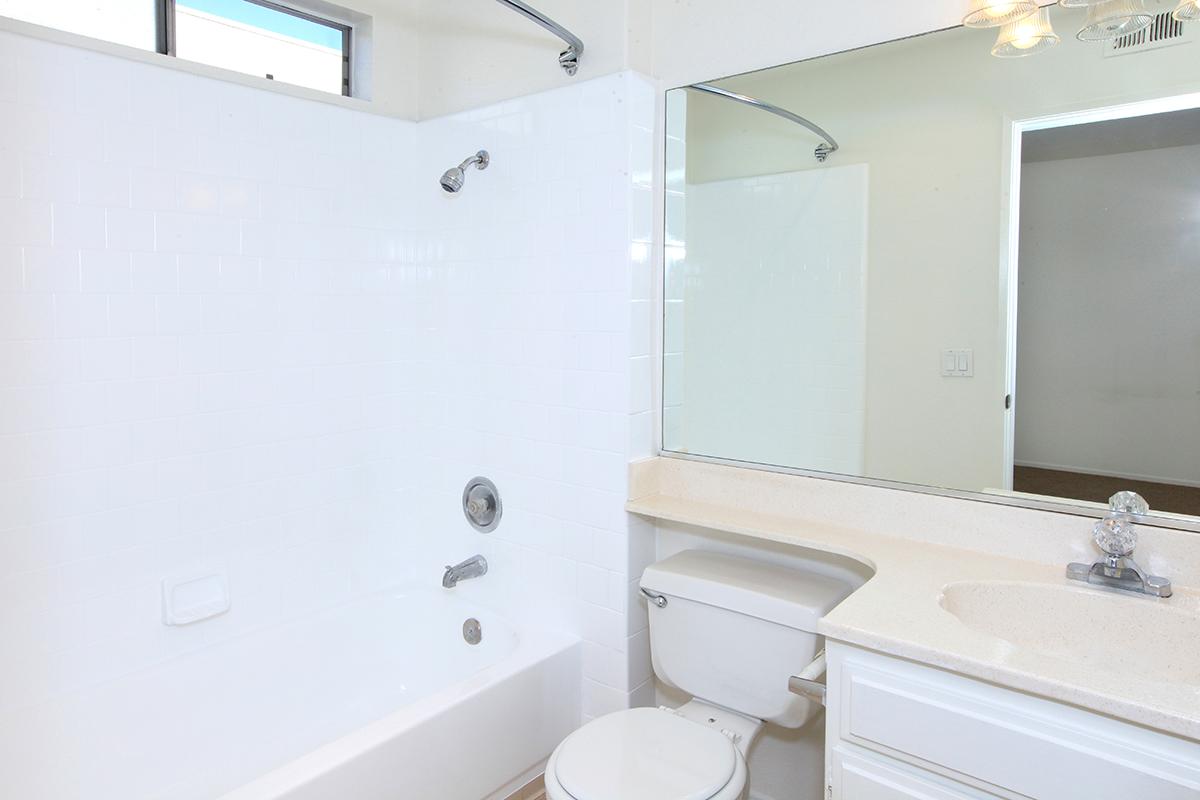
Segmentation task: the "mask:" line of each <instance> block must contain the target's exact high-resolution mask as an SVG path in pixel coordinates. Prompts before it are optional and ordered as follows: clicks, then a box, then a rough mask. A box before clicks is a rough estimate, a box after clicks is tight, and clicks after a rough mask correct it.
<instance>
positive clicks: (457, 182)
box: [442, 150, 491, 194]
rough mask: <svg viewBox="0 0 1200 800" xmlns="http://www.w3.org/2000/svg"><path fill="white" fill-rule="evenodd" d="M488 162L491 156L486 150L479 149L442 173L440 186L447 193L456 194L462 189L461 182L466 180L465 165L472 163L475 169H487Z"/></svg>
mask: <svg viewBox="0 0 1200 800" xmlns="http://www.w3.org/2000/svg"><path fill="white" fill-rule="evenodd" d="M490 163H491V157H490V156H489V155H488V151H487V150H480V151H479V152H478V153H476V154H475V155H473V156H471V157H470V158H468V159H467V160H466V161H464V162H462V163H461V164H459V165H458V166H457V167H451V168H450V169H448V170H446V171H445V172H444V173H442V188H443V189H445V190H446V191H447V192H448V193H449V194H457V193H458V192H459V191H461V190H462V188H463V184H464V183H466V182H467V172H466V170H467V167H469V166H471V165H472V164H474V165H475V167H476V169H487V168H488V164H490Z"/></svg>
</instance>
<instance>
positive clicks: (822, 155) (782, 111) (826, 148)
mask: <svg viewBox="0 0 1200 800" xmlns="http://www.w3.org/2000/svg"><path fill="white" fill-rule="evenodd" d="M687 88H688V89H695V90H696V91H698V92H707V93H708V94H715V95H718V96H719V97H726V98H728V99H730V100H733V101H735V102H738V103H742V104H743V105H747V106H750V107H752V108H758V109H761V110H763V111H766V112H768V113H771V114H774V115H775V116H777V117H783V118H784V119H786V120H788V121H789V122H794V123H796V124H797V125H801V126H803V127H805V128H807V129H808V130H810V131H812V132H813V133H815V134H816V135H817V136H820V137H821V138H822V139H824V140H825V142H824V144H820V145H818V146H817V149H816V151H815V152H814V155H815V156H816V157H817V161H820V162H821V163H825V159H827V158H829V154H830V153H835V152H837V150H838V143H837V141H836V140H835V139H834V138H833V137H832V136H830V135H829V134H828V133H827V132H826V131H825V129H824V128H822V127H821V126H820V125H817V124H816V123H815V122H809V121H808V120H806V119H805V118H804V117H802V116H800V115H799V114H793V113H792V112H791V111H788V110H787V109H786V108H780V107H779V106H775V105H771V104H770V103H767V102H765V101H763V100H758V99H756V98H754V97H749V96H747V95H744V94H738V93H737V92H731V91H729V90H728V89H722V88H720V87H719V86H713V85H712V84H711V83H693V84H692V85H691V86H688V87H687Z"/></svg>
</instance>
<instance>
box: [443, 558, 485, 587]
mask: <svg viewBox="0 0 1200 800" xmlns="http://www.w3.org/2000/svg"><path fill="white" fill-rule="evenodd" d="M487 571H488V563H487V559H486V558H484V557H483V556H471V557H470V558H468V559H467V560H466V561H463V562H462V563H460V564H455V565H454V566H452V567H451V566H447V567H446V572H445V574H444V575H442V588H443V589H453V588H454V587H455V586H458V582H459V581H465V580H469V579H471V578H478V577H480V576H483V575H486V574H487Z"/></svg>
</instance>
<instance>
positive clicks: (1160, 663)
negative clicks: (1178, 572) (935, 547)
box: [941, 581, 1200, 689]
mask: <svg viewBox="0 0 1200 800" xmlns="http://www.w3.org/2000/svg"><path fill="white" fill-rule="evenodd" d="M941 605H942V608H944V609H945V610H946V611H948V612H950V613H951V614H953V615H954V616H955V617H957V618H958V619H959V621H960V622H962V624H963V625H965V626H967V627H968V628H971V629H972V630H974V631H977V632H979V633H982V634H985V635H987V636H992V637H994V638H996V639H1000V640H1003V641H1004V642H1007V643H1008V644H1010V645H1012V646H1013V647H1014V648H1015V649H1017V650H1019V651H1022V652H1023V653H1028V654H1037V655H1041V656H1048V657H1050V658H1055V659H1059V660H1063V661H1068V662H1071V663H1073V664H1077V665H1081V666H1086V667H1088V668H1095V669H1100V670H1104V671H1105V672H1112V673H1116V674H1119V675H1121V676H1124V677H1130V678H1135V679H1140V680H1147V681H1155V682H1170V683H1175V684H1189V685H1195V686H1196V687H1197V688H1198V689H1200V608H1198V606H1197V603H1196V598H1194V597H1190V596H1177V597H1175V598H1172V599H1170V600H1155V599H1150V598H1143V597H1137V596H1129V595H1122V594H1117V593H1114V592H1109V591H1105V590H1102V589H1090V588H1084V587H1074V586H1058V585H1055V584H1049V583H1019V582H1009V581H968V582H962V583H952V584H949V585H948V586H946V587H945V588H944V589H943V590H942V596H941Z"/></svg>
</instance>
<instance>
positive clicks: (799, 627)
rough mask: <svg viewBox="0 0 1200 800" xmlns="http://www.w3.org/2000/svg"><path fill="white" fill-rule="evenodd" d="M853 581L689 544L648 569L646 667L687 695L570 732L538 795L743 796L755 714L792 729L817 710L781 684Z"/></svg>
mask: <svg viewBox="0 0 1200 800" xmlns="http://www.w3.org/2000/svg"><path fill="white" fill-rule="evenodd" d="M853 588H854V587H853V586H852V585H850V584H849V583H847V582H846V581H844V580H839V579H836V578H831V577H829V576H826V575H820V574H815V573H809V572H805V571H803V570H797V569H789V568H785V567H780V566H777V565H774V564H766V563H761V562H757V561H751V560H749V559H744V558H737V557H733V556H728V555H723V554H717V553H710V552H706V551H697V550H687V551H684V552H681V553H677V554H675V555H673V556H671V557H670V558H667V559H665V560H663V561H660V562H658V563H656V564H653V565H651V566H650V567H648V568H647V569H646V571H645V572H644V573H643V575H642V581H641V589H642V592H643V594H645V595H646V596H647V597H648V598H650V599H651V600H652V602H651V603H650V605H649V609H650V653H651V659H652V662H653V666H654V673H655V675H656V676H657V677H658V679H659V680H660V681H662V682H663V683H665V684H667V685H668V686H671V687H674V688H677V689H680V690H683V691H685V692H688V693H689V694H691V695H692V696H693V697H694V698H695V699H693V700H691V701H690V702H688V703H687V704H685V705H683V706H682V707H680V708H678V709H668V708H634V709H629V710H627V711H617V712H614V713H612V714H607V715H605V716H603V717H599V718H597V719H595V720H593V721H591V722H589V723H588V724H586V725H584V726H583V727H581V728H580V729H579V730H577V731H575V732H574V733H572V734H571V735H570V736H568V737H567V738H565V739H564V740H563V741H562V742H561V743H560V744H559V745H558V747H557V748H555V750H554V752H553V753H552V754H551V756H550V759H549V761H548V762H547V764H546V774H545V783H546V796H547V798H548V800H745V798H746V797H747V796H748V794H749V782H750V781H749V769H748V767H747V758H748V754H749V752H750V748H751V746H752V745H753V744H754V741H755V739H756V738H757V736H758V734H759V732H760V731H761V730H762V727H763V725H764V723H765V722H771V723H773V724H776V725H780V726H782V727H785V728H800V727H803V726H804V725H805V724H807V722H808V721H809V720H810V719H812V718H813V717H814V716H815V715H816V714H817V713H818V711H819V710H820V709H819V707H817V706H816V705H814V704H813V703H812V702H811V701H809V700H807V699H805V698H803V697H800V696H798V695H795V694H792V693H791V692H789V691H788V688H787V686H788V677H789V676H790V675H792V674H794V673H796V672H799V671H800V670H801V669H803V668H804V667H805V666H806V665H807V664H808V663H809V662H811V661H813V659H814V658H815V657H816V656H817V653H818V651H819V649H820V648H819V644H820V639H819V637H818V636H817V634H816V623H817V620H819V619H820V618H821V617H822V616H824V615H825V614H826V613H827V612H828V611H829V610H830V609H832V608H833V607H834V606H835V605H837V604H838V603H839V602H841V601H842V600H843V599H844V598H845V597H847V596H848V595H849V594H850V592H851V591H853Z"/></svg>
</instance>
